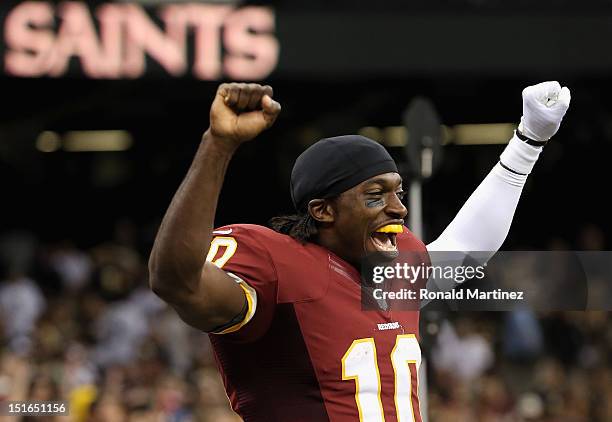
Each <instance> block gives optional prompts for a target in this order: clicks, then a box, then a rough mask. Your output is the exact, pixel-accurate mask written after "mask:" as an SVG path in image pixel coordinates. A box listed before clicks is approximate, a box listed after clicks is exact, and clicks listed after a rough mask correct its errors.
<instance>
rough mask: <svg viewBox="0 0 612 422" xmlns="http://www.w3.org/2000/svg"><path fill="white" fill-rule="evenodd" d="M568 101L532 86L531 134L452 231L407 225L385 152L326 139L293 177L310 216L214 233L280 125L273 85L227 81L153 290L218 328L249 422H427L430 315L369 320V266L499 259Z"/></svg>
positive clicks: (172, 213) (233, 392)
mask: <svg viewBox="0 0 612 422" xmlns="http://www.w3.org/2000/svg"><path fill="white" fill-rule="evenodd" d="M569 102H570V93H569V90H568V89H567V88H565V87H564V88H562V87H561V86H560V85H559V83H557V82H544V83H541V84H538V85H534V86H531V87H527V88H526V89H525V90H524V91H523V115H522V118H521V122H520V125H519V128H518V130H517V131H516V132H515V134H514V136H513V137H512V139H511V140H510V142H509V143H508V146H507V147H506V148H505V150H504V151H503V153H502V154H501V156H500V160H499V162H498V163H497V164H495V166H494V167H493V169H492V170H491V172H490V173H489V174H488V176H487V177H486V178H485V179H484V181H483V182H482V183H481V184H480V185H479V186H478V188H477V189H476V190H475V192H474V193H473V194H472V195H471V196H470V198H469V199H468V200H467V202H466V203H465V205H464V206H463V207H462V208H461V210H460V211H459V213H458V215H457V216H456V217H455V218H454V219H453V221H452V222H451V223H450V225H449V226H448V228H447V229H446V230H444V232H443V233H442V234H441V235H440V237H439V238H438V239H437V240H435V241H434V242H433V243H431V244H429V245H424V244H423V242H421V241H420V240H419V239H417V238H416V237H415V236H414V235H412V233H411V232H410V231H409V230H408V229H407V228H406V227H404V226H403V220H404V217H406V214H407V210H406V208H405V207H404V205H403V204H402V197H403V196H404V190H403V187H402V179H401V177H400V175H399V174H398V171H397V167H396V165H395V163H394V162H393V160H392V158H391V157H390V156H389V154H388V153H387V151H386V150H385V149H384V148H383V147H382V146H381V145H379V144H378V143H376V142H374V141H372V140H369V139H367V138H364V137H361V136H355V135H349V136H340V137H335V138H328V139H323V140H320V141H319V142H316V143H315V144H313V145H312V146H311V147H310V148H308V149H307V150H306V151H304V153H302V155H300V157H299V158H298V159H297V161H296V163H295V165H294V168H293V171H292V175H291V195H292V199H293V203H294V205H295V208H296V214H295V215H293V216H289V217H281V218H277V219H274V220H273V221H272V226H273V228H274V229H269V228H266V227H261V226H257V225H247V224H238V225H229V226H225V227H219V228H216V229H215V228H214V227H213V222H214V217H215V211H216V208H217V200H218V198H219V192H220V190H221V186H222V184H223V179H224V175H225V171H226V169H227V165H228V163H229V161H230V159H231V158H232V156H233V154H234V153H235V151H236V149H237V148H238V147H240V145H241V144H243V143H244V142H247V141H250V140H252V139H253V138H255V137H256V136H257V135H259V134H260V133H261V132H262V131H263V130H265V129H267V128H269V127H270V126H272V124H273V123H274V121H275V120H276V118H277V116H278V115H279V113H280V110H281V106H280V104H279V103H278V102H276V101H275V100H274V99H273V92H272V88H271V87H270V86H261V85H257V84H242V83H241V84H238V83H230V84H223V85H221V86H220V87H219V88H218V90H217V93H216V96H215V99H214V101H213V103H212V106H211V110H210V127H209V128H208V130H207V131H206V132H205V133H204V135H203V138H202V142H201V144H200V146H199V148H198V151H197V153H196V155H195V158H194V160H193V163H192V165H191V167H190V169H189V171H188V173H187V176H186V177H185V179H184V181H183V183H182V184H181V186H180V187H179V189H178V191H177V192H176V194H175V196H174V198H173V200H172V203H171V204H170V207H169V209H168V210H167V212H166V215H165V217H164V219H163V222H162V224H161V227H160V229H159V232H158V234H157V238H156V240H155V245H154V247H153V250H152V252H151V257H150V260H149V269H150V284H151V287H152V289H153V290H154V291H155V292H156V293H157V294H158V295H159V296H160V297H162V298H163V299H164V300H166V301H167V302H168V303H169V304H170V305H172V306H173V307H174V309H176V311H177V312H178V314H179V315H180V316H181V318H182V319H183V320H184V321H185V322H187V323H188V324H190V325H192V326H194V327H196V328H198V329H201V330H203V331H205V332H208V333H210V337H211V341H212V344H213V348H214V352H215V357H216V361H217V364H218V367H219V369H220V371H221V374H222V378H223V381H224V384H225V388H226V391H227V394H228V396H229V398H230V401H231V405H232V407H233V409H234V410H235V411H236V412H237V413H238V414H239V415H240V416H241V417H242V418H243V419H244V420H245V421H247V422H250V421H266V422H270V421H291V422H299V421H309V422H310V421H327V420H330V421H340V422H343V421H357V420H359V421H367V422H370V421H372V422H374V421H384V420H386V421H391V420H398V421H402V422H403V421H420V420H421V417H420V410H419V402H418V395H417V392H418V387H419V386H418V382H417V380H418V377H417V372H418V370H419V365H420V361H421V352H420V349H419V345H418V342H417V340H418V312H417V311H411V312H410V311H399V312H398V311H393V310H384V309H377V310H373V311H368V312H365V311H362V309H361V289H360V281H361V280H360V274H359V272H358V270H357V268H358V267H359V262H360V260H361V259H362V258H363V257H364V256H365V255H366V254H369V253H372V252H381V253H383V254H389V255H391V256H393V255H395V254H397V252H398V251H416V252H417V253H419V254H421V256H422V257H423V260H424V261H426V260H427V256H428V254H427V252H428V251H434V250H437V251H442V250H444V251H455V250H456V251H496V250H497V249H499V247H500V246H501V244H502V243H503V241H504V239H505V237H506V235H507V233H508V230H509V227H510V223H511V221H512V216H513V214H514V211H515V209H516V206H517V203H518V200H519V197H520V194H521V191H522V188H523V185H524V184H525V181H526V179H527V176H528V175H529V173H530V172H531V169H532V168H533V166H534V164H535V162H536V161H537V159H538V156H539V155H540V153H541V152H542V148H543V147H544V145H545V144H546V142H548V140H549V139H550V138H551V137H552V136H553V135H554V134H555V133H556V132H557V130H558V129H559V125H560V123H561V120H562V119H563V116H564V115H565V112H566V111H567V109H568V107H569Z"/></svg>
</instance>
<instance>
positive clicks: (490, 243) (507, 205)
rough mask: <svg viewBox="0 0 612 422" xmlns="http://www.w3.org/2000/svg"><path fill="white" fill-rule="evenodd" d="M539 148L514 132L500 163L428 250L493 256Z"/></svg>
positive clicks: (504, 237) (503, 235)
mask: <svg viewBox="0 0 612 422" xmlns="http://www.w3.org/2000/svg"><path fill="white" fill-rule="evenodd" d="M541 151H542V148H539V147H533V146H531V145H528V144H527V143H525V142H523V141H521V140H520V139H518V138H517V136H516V135H515V136H514V137H513V138H512V139H511V140H510V142H509V143H508V146H507V147H506V149H505V150H504V152H503V153H502V155H501V156H500V163H497V164H496V165H495V167H493V170H491V172H490V173H489V174H488V175H487V177H486V178H485V179H484V180H483V181H482V183H481V184H480V185H479V186H478V188H476V190H475V191H474V193H472V195H471V196H470V198H469V199H468V200H467V202H466V203H465V204H464V205H463V207H462V208H461V210H459V213H458V214H457V216H456V217H455V218H454V219H453V221H452V222H451V223H450V224H449V225H448V227H447V228H446V229H445V230H444V232H443V233H442V234H441V235H440V237H438V238H437V239H436V240H435V241H433V242H432V243H430V244H429V245H427V250H428V251H463V252H469V251H490V252H491V256H493V254H494V253H495V252H496V251H497V250H498V249H499V248H500V247H501V245H502V244H503V243H504V240H505V239H506V236H507V234H508V231H509V230H510V224H511V223H512V217H513V216H514V211H515V210H516V206H517V204H518V201H519V198H520V196H521V192H522V190H523V186H524V185H525V181H526V180H527V176H528V175H529V173H530V172H531V169H532V168H533V165H534V164H535V162H536V161H537V159H538V157H539V155H540V152H541ZM502 163H503V165H502ZM504 167H506V168H504ZM509 169H512V170H513V171H514V172H513V171H512V170H509ZM491 256H489V257H488V258H490V257H491ZM488 258H487V259H488Z"/></svg>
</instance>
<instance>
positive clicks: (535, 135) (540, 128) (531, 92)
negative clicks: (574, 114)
mask: <svg viewBox="0 0 612 422" xmlns="http://www.w3.org/2000/svg"><path fill="white" fill-rule="evenodd" d="M570 99H571V98H570V91H569V89H567V88H566V87H563V88H561V85H560V84H559V82H557V81H549V82H542V83H540V84H537V85H532V86H528V87H527V88H525V89H524V90H523V116H522V117H521V123H520V124H519V127H518V130H517V131H516V135H515V136H513V137H512V139H511V140H510V142H509V143H508V146H507V147H506V149H505V150H504V152H502V154H501V156H500V157H499V159H500V165H501V166H502V167H503V168H504V169H505V170H507V171H509V172H510V173H512V176H511V177H512V178H514V179H515V180H514V181H513V183H516V184H517V186H518V185H521V186H522V184H523V183H524V181H525V178H526V177H527V175H528V174H529V173H531V170H532V169H533V166H534V164H535V162H536V161H537V159H538V157H539V155H540V153H541V152H542V147H543V146H544V144H546V142H548V140H549V139H550V138H552V136H553V135H554V134H555V133H557V131H558V130H559V126H560V125H561V120H563V116H565V112H566V111H567V109H568V107H569V104H570Z"/></svg>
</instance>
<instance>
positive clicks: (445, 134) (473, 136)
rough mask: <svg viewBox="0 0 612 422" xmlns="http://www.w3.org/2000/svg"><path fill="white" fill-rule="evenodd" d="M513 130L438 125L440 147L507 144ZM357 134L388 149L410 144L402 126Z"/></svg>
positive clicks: (503, 126) (512, 126)
mask: <svg viewBox="0 0 612 422" xmlns="http://www.w3.org/2000/svg"><path fill="white" fill-rule="evenodd" d="M515 129H516V124H514V123H485V124H461V125H454V126H447V125H440V130H441V136H442V139H441V142H442V145H448V144H455V145H493V144H507V143H508V141H509V140H510V139H511V138H512V135H513V134H514V130H515ZM359 134H360V135H362V136H366V137H368V138H371V139H374V140H375V141H378V142H380V143H381V144H383V145H385V146H388V147H401V146H405V145H406V144H407V143H408V142H410V134H409V133H408V131H407V130H406V128H405V127H404V126H387V127H382V128H378V127H374V126H365V127H362V128H361V129H360V130H359Z"/></svg>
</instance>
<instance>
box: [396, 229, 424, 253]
mask: <svg viewBox="0 0 612 422" xmlns="http://www.w3.org/2000/svg"><path fill="white" fill-rule="evenodd" d="M403 227H404V231H403V232H402V233H398V235H397V246H398V249H399V251H400V252H409V251H413V252H425V253H426V252H427V247H426V246H425V244H424V243H423V241H422V240H421V239H419V238H418V237H416V236H415V235H414V233H412V232H411V231H410V229H409V228H408V227H406V226H403Z"/></svg>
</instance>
